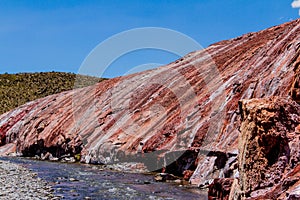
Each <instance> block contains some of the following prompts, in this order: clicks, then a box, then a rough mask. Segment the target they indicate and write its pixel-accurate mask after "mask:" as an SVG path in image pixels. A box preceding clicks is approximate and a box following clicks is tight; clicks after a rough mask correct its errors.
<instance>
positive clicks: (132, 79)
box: [0, 20, 300, 190]
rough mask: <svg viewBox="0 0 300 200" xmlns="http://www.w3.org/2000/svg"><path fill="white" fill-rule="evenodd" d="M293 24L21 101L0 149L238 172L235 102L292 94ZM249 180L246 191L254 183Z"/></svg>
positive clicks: (206, 176) (196, 179) (299, 27)
mask: <svg viewBox="0 0 300 200" xmlns="http://www.w3.org/2000/svg"><path fill="white" fill-rule="evenodd" d="M299 31H300V20H296V21H293V22H289V23H286V24H283V25H280V26H276V27H272V28H269V29H267V30H264V31H261V32H257V33H249V34H246V35H244V36H241V37H239V38H236V39H232V40H228V41H222V42H219V43H216V44H213V45H211V46H210V47H208V48H207V49H205V50H202V51H197V52H192V53H190V54H188V55H186V56H185V57H183V58H181V59H179V60H177V61H175V62H173V63H170V64H169V65H166V66H163V67H161V68H158V69H154V70H149V71H145V72H141V73H137V74H133V75H129V76H124V77H119V78H115V79H111V80H107V81H103V82H101V83H98V84H96V85H94V86H90V87H87V88H83V89H76V90H73V91H69V92H64V93H60V94H57V95H52V96H48V97H45V98H43V99H39V100H36V101H33V102H30V103H27V104H25V105H23V106H21V107H19V108H17V109H15V110H13V111H11V112H8V113H5V114H3V115H1V116H0V137H1V144H0V145H1V146H2V147H1V149H0V152H1V153H2V154H5V153H7V152H15V151H16V152H18V153H22V154H23V155H25V156H34V155H41V154H43V155H44V154H46V153H47V152H49V153H51V154H52V156H54V157H61V156H63V155H66V154H69V155H70V156H73V155H76V154H79V153H80V154H81V161H83V162H88V163H113V162H121V161H137V162H143V163H145V165H146V166H148V168H149V169H150V170H158V169H160V168H164V167H166V170H167V171H169V172H172V173H174V174H179V175H180V174H183V173H185V171H186V170H190V171H192V172H193V173H190V174H192V176H191V177H190V178H189V180H190V182H191V183H192V184H197V185H205V184H208V183H209V182H210V181H211V180H213V179H215V178H232V177H238V176H239V173H238V159H237V154H238V136H239V134H240V126H241V120H240V119H241V115H240V112H239V108H238V102H239V100H241V99H251V98H263V97H264V98H266V97H271V96H278V97H284V98H289V97H288V96H289V94H292V97H293V99H294V100H297V98H298V96H299V95H298V93H297V92H298V87H299V86H298V85H299V84H298V82H299V81H298V82H297V80H298V79H297V77H298V76H297V69H298V66H299V63H300V57H299V56H300V35H299ZM287 140H288V139H287ZM175 161H176V162H175ZM190 171H189V172H190ZM185 174H187V173H185ZM243 180H244V179H243ZM249 184H252V185H243V187H244V188H245V190H248V189H249V188H253V187H255V185H256V183H255V182H253V183H249Z"/></svg>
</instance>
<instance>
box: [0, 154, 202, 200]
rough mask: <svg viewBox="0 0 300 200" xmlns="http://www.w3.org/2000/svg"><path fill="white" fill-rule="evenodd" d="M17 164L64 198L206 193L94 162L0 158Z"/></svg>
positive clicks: (194, 196) (174, 196)
mask: <svg viewBox="0 0 300 200" xmlns="http://www.w3.org/2000/svg"><path fill="white" fill-rule="evenodd" d="M0 159H2V160H9V161H11V162H15V163H19V164H21V165H22V166H25V167H27V168H29V169H31V170H32V171H34V172H36V173H37V174H38V176H39V177H40V178H42V179H44V180H46V181H48V182H50V184H51V185H52V187H53V189H54V191H55V195H59V196H61V197H62V198H64V199H107V200H108V199H109V200H111V199H141V200H142V199H188V200H193V199H207V195H206V192H204V191H201V190H199V189H197V188H188V187H186V186H181V187H180V186H179V185H175V184H171V183H159V182H155V181H154V180H153V176H151V175H144V174H134V173H123V172H115V171H109V170H103V169H101V168H99V167H97V166H93V165H83V164H66V163H57V162H47V161H38V160H31V159H24V158H0Z"/></svg>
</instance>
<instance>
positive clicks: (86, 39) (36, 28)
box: [0, 0, 300, 77]
mask: <svg viewBox="0 0 300 200" xmlns="http://www.w3.org/2000/svg"><path fill="white" fill-rule="evenodd" d="M292 2H293V1H292V0H290V1H289V0H249V1H248V0H198V1H196V0H194V1H191V0H182V1H175V0H173V1H169V0H165V1H159V0H151V1H150V0H148V1H146V0H145V1H136V0H127V1H126V0H120V1H116V0H103V1H101V0H99V1H93V0H80V1H79V0H78V1H77V0H72V1H71V0H64V1H61V0H26V1H23V0H0V73H4V72H8V73H18V72H39V71H64V72H74V73H76V72H78V69H79V67H80V65H81V63H82V62H83V60H84V59H85V57H86V56H87V55H88V54H89V52H90V51H91V50H92V49H93V48H95V47H96V46H97V45H98V44H99V43H100V42H102V41H104V40H105V39H107V38H108V37H110V36H112V35H114V34H117V33H119V32H122V31H125V30H128V29H132V28H138V27H164V28H169V29H173V30H176V31H179V32H181V33H184V34H186V35H188V36H190V37H191V38H193V39H195V40H196V41H197V42H198V43H200V44H201V45H202V46H203V47H206V46H208V45H209V44H212V43H214V42H217V41H220V40H224V39H230V38H234V37H237V36H239V35H241V34H244V33H247V32H253V31H259V30H262V29H265V28H268V27H270V26H274V25H278V24H281V23H284V22H288V21H290V20H293V19H296V18H298V17H299V15H298V14H299V13H298V10H297V8H292V5H291V4H292ZM298 3H299V5H300V2H298ZM298 3H296V4H295V5H298ZM294 7H295V6H294ZM299 7H300V6H299ZM176 58H177V57H176V56H175V55H171V54H168V53H164V52H161V51H153V52H152V51H150V50H149V51H145V52H135V53H132V54H130V55H128V56H127V57H126V56H124V57H122V58H121V59H119V60H118V61H117V62H115V63H114V67H112V68H111V70H110V71H109V72H108V73H107V74H106V77H113V76H118V75H122V73H124V70H123V71H122V70H120V69H121V68H126V69H128V68H130V67H131V66H137V65H140V64H143V63H150V62H153V63H169V62H171V61H173V60H175V59H176ZM125 71H126V70H125Z"/></svg>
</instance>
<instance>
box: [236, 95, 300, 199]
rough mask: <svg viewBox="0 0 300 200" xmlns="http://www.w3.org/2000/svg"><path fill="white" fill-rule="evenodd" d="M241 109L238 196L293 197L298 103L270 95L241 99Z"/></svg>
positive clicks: (299, 144)
mask: <svg viewBox="0 0 300 200" xmlns="http://www.w3.org/2000/svg"><path fill="white" fill-rule="evenodd" d="M241 110H242V121H243V122H242V124H241V134H240V139H239V141H240V142H239V172H240V176H239V185H240V191H241V196H244V197H251V198H252V199H253V198H254V199H285V198H286V197H287V198H288V199H293V198H292V195H296V194H297V193H298V194H299V192H300V190H299V187H300V176H299V175H300V171H299V169H300V106H299V105H298V104H297V103H296V102H295V101H290V100H288V99H285V98H278V97H272V98H267V99H251V100H242V101H241ZM295 188H298V189H296V190H297V192H296V190H295ZM289 190H291V192H287V191H289ZM294 190H295V191H294ZM298 197H300V196H298Z"/></svg>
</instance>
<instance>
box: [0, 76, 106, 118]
mask: <svg viewBox="0 0 300 200" xmlns="http://www.w3.org/2000/svg"><path fill="white" fill-rule="evenodd" d="M102 80H103V79H101V78H96V77H90V76H83V75H76V74H74V73H64V72H40V73H19V74H0V99H1V101H0V114H3V113H5V112H7V111H9V110H11V109H13V108H16V107H18V106H20V105H23V104H25V103H26V102H29V101H32V100H35V99H38V98H42V97H46V96H48V95H51V94H56V93H60V92H63V91H67V90H71V89H73V88H80V87H85V86H89V85H93V84H95V83H97V82H100V81H102ZM75 81H76V85H74V83H75Z"/></svg>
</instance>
